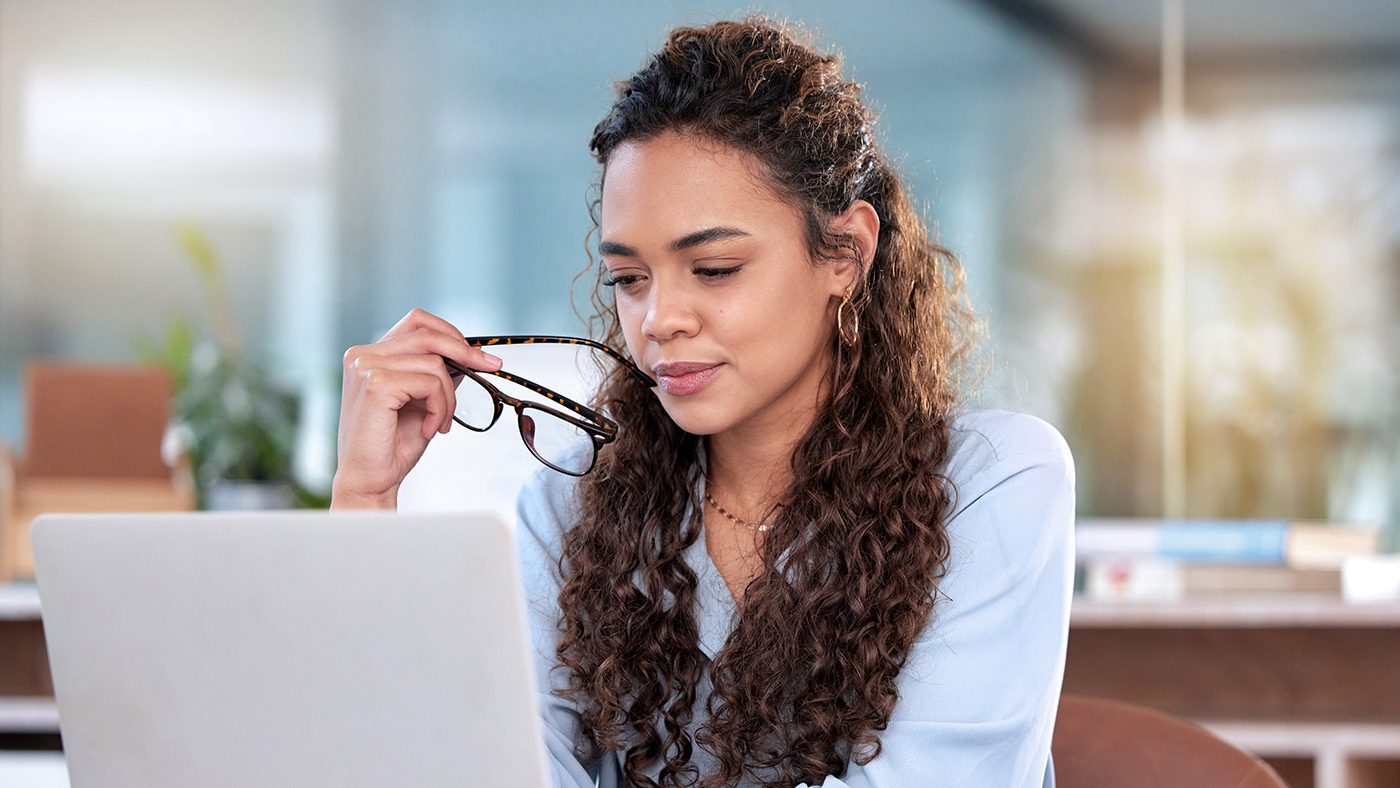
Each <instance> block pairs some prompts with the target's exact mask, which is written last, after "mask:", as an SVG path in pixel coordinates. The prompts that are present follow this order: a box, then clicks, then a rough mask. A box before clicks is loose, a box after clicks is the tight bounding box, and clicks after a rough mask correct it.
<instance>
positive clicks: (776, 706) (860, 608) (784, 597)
mask: <svg viewBox="0 0 1400 788" xmlns="http://www.w3.org/2000/svg"><path fill="white" fill-rule="evenodd" d="M839 65H840V64H839V59H838V58H837V57H835V56H832V55H828V54H824V53H822V52H819V51H817V50H816V49H814V48H813V47H811V46H810V45H809V44H807V43H805V42H803V41H800V40H798V38H797V37H796V35H795V34H794V33H793V32H791V31H790V30H788V29H786V28H784V27H783V26H782V25H780V24H778V23H775V22H772V21H770V20H767V19H765V18H762V17H748V18H746V19H744V20H743V21H739V22H717V23H715V24H711V25H708V26H705V27H687V28H679V29H676V30H674V31H672V32H671V34H670V35H669V37H668V38H667V40H666V43H665V45H664V46H663V47H662V48H661V50H660V51H659V52H657V53H656V54H655V55H654V56H652V57H651V58H650V60H649V61H648V62H647V63H646V64H645V65H644V67H643V68H642V69H641V70H640V71H638V72H637V73H636V74H635V75H633V76H632V77H631V78H630V79H628V80H626V81H624V82H620V83H618V85H617V98H616V102H615V103H614V104H613V106H612V108H611V110H610V111H609V112H608V114H607V116H606V117H604V118H603V120H602V121H601V122H600V123H599V124H598V126H597V128H596V129H595V130H594V132H593V138H592V140H591V142H590V149H591V150H592V151H593V154H594V156H595V157H596V158H597V160H598V161H599V163H601V164H602V165H603V168H602V174H601V176H600V179H599V190H598V193H599V194H601V182H602V179H603V178H606V172H607V163H608V160H609V157H610V156H611V154H612V152H613V151H614V150H616V149H617V147H618V146H619V145H620V144H622V143H624V142H641V141H645V140H648V139H652V138H654V137H656V136H657V135H659V134H661V133H663V132H667V131H675V132H680V133H686V134H693V135H697V137H698V138H701V139H704V140H707V141H710V142H718V143H722V144H724V145H727V146H731V147H732V148H734V149H736V150H739V151H744V152H747V153H749V154H752V156H753V157H755V159H756V160H757V161H758V162H761V163H762V165H763V167H764V169H765V172H764V175H765V176H766V178H767V181H768V182H769V183H770V184H771V186H772V187H773V188H774V190H775V193H777V194H779V195H781V196H782V197H783V198H784V199H785V200H787V201H788V202H789V203H790V204H791V205H793V206H794V207H795V208H796V209H797V210H799V211H800V213H801V216H802V217H803V220H804V225H805V233H806V240H807V246H808V250H809V253H810V256H811V258H812V262H813V264H814V265H820V264H823V262H825V261H830V260H832V259H838V258H842V257H850V258H852V259H855V260H857V261H859V260H860V259H861V257H860V256H859V250H858V249H856V248H855V244H854V242H853V240H852V238H851V237H849V236H845V237H842V236H838V235H834V234H832V233H831V232H829V231H828V223H829V220H830V219H831V217H833V216H835V215H836V214H838V213H840V212H842V211H844V210H845V209H846V208H848V207H849V206H850V205H851V203H852V201H853V200H856V199H861V200H866V201H868V202H869V203H870V204H871V205H872V206H874V208H875V210H876V211H877V212H878V214H879V217H880V222H881V223H880V234H879V241H878V244H877V248H876V250H875V254H874V259H873V262H872V263H871V264H870V266H869V268H868V270H866V271H864V276H863V277H862V278H861V281H860V284H859V285H858V289H857V291H856V293H855V295H854V297H853V302H854V304H855V307H856V311H857V314H858V315H859V340H858V342H856V343H855V344H854V345H847V344H844V343H843V342H842V341H841V340H840V339H839V338H838V337H837V336H835V333H834V332H833V336H832V338H831V352H832V361H833V363H832V365H831V368H832V370H833V379H832V381H831V386H830V389H829V391H830V395H829V396H828V397H827V399H826V401H825V402H824V404H823V405H822V407H821V408H820V410H819V412H818V414H817V417H816V419H815V421H814V423H813V424H812V425H811V427H810V429H809V430H808V431H807V433H806V435H805V436H804V437H803V438H802V440H801V441H800V442H799V444H798V445H797V447H796V449H795V451H794V453H793V456H792V478H793V481H792V484H791V487H790V489H788V490H787V491H786V494H785V495H784V496H783V497H782V498H781V500H782V502H783V507H782V508H781V509H780V510H779V512H780V514H779V515H778V517H777V519H776V520H775V521H774V525H773V529H772V530H771V531H769V532H768V534H767V538H766V539H765V541H764V544H763V567H764V569H763V571H762V572H761V573H760V574H759V576H758V577H757V578H755V579H754V580H753V582H752V583H750V584H749V586H748V588H747V589H746V591H745V593H744V598H743V599H744V603H743V609H742V614H741V616H740V619H739V621H738V623H737V625H736V627H735V629H734V631H733V633H732V634H731V636H730V638H729V640H728V642H727V643H726V644H725V646H724V647H723V649H721V650H720V652H719V653H718V654H716V656H715V660H714V662H713V664H712V665H711V666H710V679H711V682H712V685H713V689H712V692H711V694H710V697H709V701H708V705H707V709H706V711H707V715H708V717H709V719H708V722H707V723H705V724H704V725H702V726H701V727H700V728H699V729H698V730H697V731H696V736H695V741H694V742H692V740H691V736H690V735H689V734H688V732H687V725H688V724H689V723H690V722H691V720H692V712H693V709H694V707H695V701H696V696H697V691H696V686H697V683H698V682H699V680H700V677H701V674H702V671H703V666H704V655H703V654H702V653H701V651H700V649H699V645H698V643H699V631H698V624H697V621H696V618H695V615H694V613H693V606H694V603H695V598H696V582H697V579H696V576H695V574H694V572H692V571H691V569H690V567H689V566H688V564H687V563H686V561H685V558H684V553H685V550H686V548H687V547H689V546H691V545H692V544H693V543H694V542H695V541H696V539H698V538H699V536H700V528H701V524H700V517H699V512H700V511H701V507H700V506H698V505H696V504H697V501H696V500H695V498H696V486H695V485H696V482H697V474H698V470H697V459H698V457H697V449H698V447H699V445H700V441H701V438H700V437H699V436H696V435H691V434H688V433H686V432H684V431H682V430H681V429H680V428H679V427H678V426H677V425H676V424H675V423H674V422H673V421H672V420H671V419H670V418H669V417H668V416H667V414H666V412H665V410H664V409H663V408H662V406H661V404H660V402H659V401H658V400H657V398H656V396H655V395H654V393H653V392H652V391H651V390H649V389H647V388H645V387H643V386H641V385H639V384H638V382H637V381H636V380H635V379H633V378H632V377H630V376H629V375H627V374H624V373H623V372H622V371H621V370H618V369H613V370H610V371H609V373H608V375H607V376H606V377H605V378H604V380H603V383H602V385H601V387H600V389H599V392H598V394H597V396H596V398H595V405H597V406H598V407H599V408H602V409H605V410H606V411H607V412H609V413H610V414H611V415H612V416H613V418H615V419H616V420H617V422H618V423H619V425H620V426H621V431H620V435H619V438H618V440H617V441H616V443H614V444H613V445H612V446H611V447H609V449H608V450H606V451H605V452H604V453H603V454H602V456H601V457H600V458H599V461H598V465H597V467H596V468H595V470H594V471H593V473H592V474H590V475H589V476H587V477H584V478H583V479H581V480H580V481H579V489H578V495H579V498H578V500H579V509H580V511H579V519H578V522H577V524H576V525H574V526H573V527H572V528H570V529H569V530H568V532H567V533H566V534H565V537H564V546H563V552H562V555H561V557H560V569H561V571H562V572H563V575H564V578H565V582H564V586H563V589H562V590H561V592H560V594H559V604H560V608H561V610H562V620H561V628H562V641H561V642H560V644H559V648H558V652H557V657H558V659H559V662H560V667H559V668H557V669H563V670H567V671H568V684H567V686H566V687H565V688H564V689H560V690H557V692H558V694H560V695H561V696H564V697H568V698H571V699H572V700H573V701H574V702H575V703H576V704H577V705H578V706H579V707H580V708H581V709H582V711H583V729H584V733H585V735H586V737H587V742H588V746H589V747H590V748H591V749H592V753H590V755H597V754H598V753H600V752H603V751H607V750H625V752H626V757H625V771H626V774H627V779H628V781H629V783H630V784H633V785H645V786H655V785H657V784H658V783H656V782H654V781H652V780H651V779H650V778H648V777H647V776H646V774H645V772H644V769H645V768H646V767H647V766H649V765H652V764H655V763H656V762H657V761H658V759H660V761H661V769H660V785H664V786H681V785H695V784H697V780H698V779H699V778H700V777H701V775H699V773H698V772H699V770H698V768H697V767H696V766H695V764H693V763H691V755H692V754H693V747H694V745H695V744H699V745H700V746H702V747H704V748H705V749H706V750H708V751H709V752H710V753H712V754H713V755H714V756H715V758H716V760H717V762H718V764H719V768H720V771H719V772H718V773H717V774H713V775H706V776H705V777H704V781H703V782H701V783H699V784H701V785H704V786H707V787H708V786H719V785H733V784H735V783H737V782H738V781H739V780H740V779H744V778H746V777H748V778H755V779H759V780H761V781H762V784H763V785H772V786H779V785H781V786H785V787H788V788H790V786H792V785H795V784H797V783H798V782H802V781H809V782H814V783H815V782H820V781H821V779H822V778H823V777H824V776H825V775H827V774H836V775H841V774H844V772H845V769H846V764H847V761H848V760H849V759H850V758H855V760H856V762H857V763H862V764H863V763H868V762H869V760H870V759H871V758H874V757H875V756H876V755H878V754H879V752H880V746H881V745H880V739H879V737H878V736H877V735H876V732H877V731H881V730H884V729H885V727H886V725H887V724H888V722H889V718H890V714H891V713H892V711H893V710H894V707H895V703H896V701H897V700H898V693H897V690H896V685H895V678H896V676H897V675H898V673H899V671H900V669H901V667H902V666H903V665H904V662H905V660H906V659H907V658H908V655H909V652H910V649H911V647H912V644H913V642H914V640H915V639H916V637H917V636H918V634H919V632H920V630H921V629H922V628H923V627H924V626H925V624H926V623H928V622H929V620H930V614H931V612H932V610H933V607H934V590H935V588H936V583H937V580H938V579H939V578H941V577H942V576H943V574H944V573H945V571H946V561H947V558H948V554H949V543H948V537H947V529H946V520H947V518H948V516H949V514H950V512H951V505H952V496H953V494H954V490H953V489H952V485H951V483H950V482H949V481H948V479H947V478H946V477H945V476H943V474H942V470H943V469H944V467H945V465H946V461H947V458H948V452H949V449H948V446H949V421H950V419H951V417H952V412H953V409H954V407H955V406H956V404H957V400H958V397H959V395H960V380H959V378H960V375H959V371H960V370H961V369H962V367H963V366H964V364H963V362H964V360H965V356H966V355H967V353H968V351H969V348H970V347H971V346H972V345H973V343H974V340H975V337H976V335H977V333H978V326H977V322H976V320H975V319H974V318H973V316H972V313H971V311H970V308H969V307H968V305H967V302H966V299H965V297H964V295H963V286H962V272H961V268H960V267H959V265H958V263H957V260H956V259H955V258H954V257H953V255H952V254H951V253H950V252H948V251H947V250H946V249H944V248H942V247H940V246H939V245H937V244H936V243H934V242H933V241H932V240H931V238H930V235H929V232H928V230H927V229H926V226H925V224H924V222H923V220H922V219H921V217H920V215H919V213H918V212H917V211H916V210H915V208H914V207H913V205H912V204H911V202H910V199H909V196H908V192H907V190H906V188H905V186H904V184H903V182H902V181H901V179H900V177H899V176H898V174H897V173H896V172H895V171H894V169H893V168H892V167H891V165H890V163H889V161H888V160H887V159H886V158H885V156H884V155H883V154H882V153H881V152H880V151H879V150H878V149H877V147H876V145H875V142H874V135H873V123H874V117H873V114H872V113H871V111H870V110H869V108H867V107H866V106H865V104H864V103H863V102H862V100H861V95H860V93H861V91H860V87H859V86H858V85H857V84H855V83H853V82H848V81H845V80H844V79H843V78H842V76H841V74H840V68H839ZM599 209H600V199H596V198H595V199H594V200H593V201H592V203H591V205H590V213H591V214H592V216H593V224H594V230H595V231H596V229H597V227H598V220H599V215H598V212H599ZM592 234H593V233H592V232H590V234H589V235H590V236H592ZM591 259H592V255H591V252H590V260H591ZM590 267H593V263H591V262H590ZM594 300H595V305H596V306H597V307H598V319H599V320H600V321H601V324H602V325H601V328H602V330H601V331H600V332H596V333H599V334H600V335H601V336H600V338H601V339H603V340H604V341H607V342H609V343H611V344H612V345H613V346H614V347H622V346H623V344H622V343H623V339H622V332H621V328H620V326H619V324H618V322H617V316H616V312H615V309H614V308H613V306H612V305H611V304H610V303H609V302H608V301H606V300H604V298H603V296H601V295H599V294H598V293H597V288H596V287H595V295H594ZM848 333H849V329H848ZM688 510H689V511H691V512H692V513H693V516H692V517H691V518H689V519H687V518H686V512H687V511H688ZM788 550H791V552H790V554H788V555H787V556H786V557H785V558H784V560H783V561H782V562H781V564H780V562H779V561H778V559H779V557H780V556H783V554H784V553H785V552H787V551H788ZM658 726H659V727H660V731H658Z"/></svg>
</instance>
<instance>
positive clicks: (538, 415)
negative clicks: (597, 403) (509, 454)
mask: <svg viewBox="0 0 1400 788" xmlns="http://www.w3.org/2000/svg"><path fill="white" fill-rule="evenodd" d="M466 342H467V344H469V345H471V346H473V347H492V346H498V345H581V346H584V347H589V348H593V349H595V350H601V351H602V352H604V353H606V354H608V355H609V356H611V357H612V358H613V359H615V360H616V361H617V362H618V363H620V364H622V366H623V368H625V369H626V370H627V371H628V372H630V373H631V374H632V376H633V377H635V378H637V379H638V380H639V381H641V382H642V383H644V384H645V385H647V386H648V387H651V386H655V385H656V381H655V380H652V379H651V377H650V376H649V375H647V374H646V373H645V372H643V371H642V370H641V369H639V368H638V367H637V365H635V364H633V363H632V362H631V361H629V360H628V359H627V357H626V356H624V355H622V354H621V353H619V352H618V351H616V350H613V349H612V348H610V347H608V346H607V345H604V344H603V343H601V342H594V341H593V340H591V339H583V338H581V337H562V336H531V335H521V336H485V337H466ZM443 361H445V362H446V363H447V367H448V370H449V372H450V374H451V376H452V379H453V381H454V384H455V383H456V381H457V380H459V379H460V378H471V379H472V380H474V381H476V382H477V383H478V384H479V387H469V388H468V389H467V390H465V391H463V390H461V389H460V388H459V389H458V391H457V409H456V410H454V411H453V413H452V420H453V421H455V422H457V423H458V424H460V425H462V426H463V427H466V428H467V429H469V430H472V431H474V432H485V431H487V430H489V429H491V428H492V427H494V426H495V425H496V422H497V421H498V420H500V418H501V413H502V411H503V410H504V409H505V406H506V405H509V406H511V407H512V408H514V409H515V415H516V423H517V426H518V427H519V428H520V438H521V439H522V440H523V441H525V447H526V448H527V449H529V450H530V453H531V454H533V455H535V459H537V460H539V461H540V462H542V463H544V464H545V465H547V466H548V467H550V468H553V469H554V470H556V471H559V472H560V473H566V474H568V475H570V476H583V475H584V474H586V473H588V472H589V471H591V470H593V465H594V463H595V462H597V459H598V450H599V449H601V448H602V447H603V446H604V445H606V444H608V443H611V442H612V441H614V440H616V439H617V422H615V421H613V420H612V419H610V418H608V417H607V416H604V415H603V414H601V413H599V412H598V411H596V410H593V409H592V408H589V407H588V406H586V405H582V404H580V403H578V402H575V401H574V400H572V399H569V398H568V397H566V396H564V395H563V394H560V393H559V392H557V391H554V390H552V389H548V388H546V387H544V386H541V385H540V384H538V383H535V382H534V381H531V380H526V379H525V378H522V377H520V376H519V375H513V374H511V373H509V372H506V371H505V370H496V371H494V372H492V371H489V370H476V369H467V368H465V367H463V366H461V365H459V364H458V363H456V362H455V361H453V360H452V359H449V358H444V359H443ZM482 375H494V376H496V377H498V378H501V379H502V380H507V381H510V382H511V383H514V384H515V385H517V386H521V387H523V388H525V389H528V390H530V391H533V392H534V393H536V394H539V395H541V396H543V397H544V398H545V399H547V400H549V403H552V404H548V403H544V402H532V401H530V400H522V399H518V398H516V397H512V396H510V395H509V394H505V393H503V392H502V391H501V390H500V389H499V388H497V387H496V386H495V385H494V384H492V383H491V382H489V381H487V380H486V379H485V378H484V377H482ZM555 406H559V407H555ZM565 409H567V410H565Z"/></svg>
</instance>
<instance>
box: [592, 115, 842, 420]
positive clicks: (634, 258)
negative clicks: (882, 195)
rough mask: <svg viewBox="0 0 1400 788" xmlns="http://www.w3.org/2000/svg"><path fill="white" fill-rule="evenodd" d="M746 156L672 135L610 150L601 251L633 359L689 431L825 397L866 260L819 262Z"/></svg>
mask: <svg viewBox="0 0 1400 788" xmlns="http://www.w3.org/2000/svg"><path fill="white" fill-rule="evenodd" d="M757 166H758V165H756V164H754V162H753V160H752V159H751V158H749V157H748V156H747V155H746V154H743V153H740V152H738V151H735V150H733V149H731V148H728V147H727V146H722V145H719V144H716V143H710V142H701V141H698V140H696V139H695V138H693V137H689V136H683V135H679V134H674V133H667V134H663V135H661V136H659V137H656V138H654V139H652V140H649V141H646V142H640V143H625V144H623V145H620V146H618V147H617V148H616V149H615V150H614V151H613V154H612V156H611V158H610V159H609V161H608V165H607V173H606V178H605V179H604V186H603V195H602V216H601V231H602V232H601V236H600V241H601V242H600V244H599V250H600V252H601V254H602V258H603V264H604V266H605V267H606V269H607V271H606V272H605V274H604V281H605V282H607V281H612V282H614V283H615V285H614V295H615V296H616V303H617V314H618V319H619V321H620V322H621V325H622V330H623V333H624V334H625V336H626V339H627V348H628V350H629V351H630V352H631V354H632V358H634V359H636V361H637V363H638V364H639V365H640V366H641V367H642V368H643V369H644V370H646V371H647V372H648V373H649V374H651V375H652V377H654V378H656V379H657V381H658V384H659V385H658V386H657V388H656V395H657V397H658V398H660V400H661V404H662V405H663V406H664V407H665V408H666V412H667V413H668V414H670V416H671V418H672V419H673V420H675V422H676V423H677V424H678V425H679V426H680V427H681V428H682V429H684V430H685V431H687V432H689V433H692V434H697V435H713V434H716V433H720V432H725V431H727V430H730V429H733V428H735V427H745V426H761V425H765V424H769V423H773V422H777V423H782V422H784V421H787V420H790V419H792V418H794V417H796V416H799V415H800V414H804V413H809V412H810V411H811V409H812V408H813V407H814V406H815V404H816V402H817V398H818V397H819V396H820V390H821V386H820V384H821V381H822V380H823V372H824V370H825V363H826V357H827V354H828V353H829V351H830V347H831V342H832V331H833V328H832V326H833V322H832V321H833V315H834V314H835V311H834V301H833V297H835V298H838V299H839V297H840V296H841V295H842V294H843V293H844V292H846V289H847V288H848V287H849V286H850V282H851V276H852V270H853V269H854V266H849V265H842V264H831V263H822V264H820V265H813V264H812V262H811V260H810V258H809V257H808V253H807V245H806V241H805V238H804V234H803V227H802V221H801V218H800V216H799V214H798V212H797V211H796V210H795V209H794V208H792V207H791V206H789V205H788V204H787V203H785V202H783V201H782V200H780V199H778V198H777V197H775V196H774V195H773V194H772V193H771V192H770V191H769V190H767V189H766V188H764V187H763V186H762V185H761V183H760V181H759V180H758V175H757Z"/></svg>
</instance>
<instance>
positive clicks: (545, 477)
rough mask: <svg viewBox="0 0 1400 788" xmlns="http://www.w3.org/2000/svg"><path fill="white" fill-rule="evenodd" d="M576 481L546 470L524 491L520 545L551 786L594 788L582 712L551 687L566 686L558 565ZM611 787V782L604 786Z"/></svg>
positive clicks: (597, 765) (596, 765) (594, 767)
mask: <svg viewBox="0 0 1400 788" xmlns="http://www.w3.org/2000/svg"><path fill="white" fill-rule="evenodd" d="M572 483H573V480H571V479H568V478H567V477H564V476H562V475H561V474H558V473H555V472H553V471H550V470H548V469H545V468H541V469H540V470H539V471H537V472H536V473H535V475H534V476H533V477H532V478H531V479H530V481H529V482H527V483H526V484H525V486H524V488H522V489H521V491H520V497H519V499H518V501H517V507H516V510H517V514H518V518H519V519H518V522H517V526H516V545H517V549H518V551H519V562H520V577H521V583H522V585H523V586H524V591H525V622H526V625H527V626H528V627H529V628H530V640H531V642H532V644H533V646H534V658H535V684H536V686H537V687H538V688H539V713H540V720H541V722H542V724H543V728H544V741H545V748H546V750H547V766H548V769H549V771H550V774H551V785H553V786H556V787H557V788H593V786H594V780H595V779H597V778H598V776H599V769H600V762H599V761H597V760H595V761H592V762H587V763H585V762H583V761H582V760H580V758H579V757H578V756H577V755H576V754H575V753H574V747H575V745H576V744H577V743H578V742H579V741H580V740H581V739H582V727H583V726H582V722H581V720H580V716H579V712H578V709H577V708H576V707H575V706H574V705H573V704H572V703H570V702H568V701H567V700H565V699H563V698H559V697H556V696H554V695H552V694H550V689H552V688H554V687H559V686H562V685H563V680H564V679H563V676H562V672H561V671H553V672H551V671H550V667H551V666H552V665H554V662H555V657H554V654H555V649H556V647H557V646H558V644H559V632H558V628H557V622H558V613H559V603H558V598H559V589H560V585H561V582H560V578H559V577H558V569H557V562H558V558H559V554H560V540H561V537H562V535H563V530H564V528H565V527H567V526H566V524H567V523H571V522H572V519H571V514H570V513H569V509H568V501H567V500H566V499H567V493H568V491H569V490H570V489H571V488H572ZM607 784H609V783H608V781H605V782H604V785H607Z"/></svg>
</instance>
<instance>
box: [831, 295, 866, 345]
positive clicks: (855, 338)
mask: <svg viewBox="0 0 1400 788" xmlns="http://www.w3.org/2000/svg"><path fill="white" fill-rule="evenodd" d="M846 307H850V308H851V322H850V325H851V332H850V335H849V336H848V335H847V334H846V325H845V321H844V320H842V313H844V312H845V311H846ZM836 336H838V337H840V338H841V342H842V344H844V345H845V346H846V347H855V346H856V343H857V342H859V341H860V315H858V314H856V308H855V306H854V305H853V304H852V303H851V294H850V293H846V294H845V295H843V296H841V303H840V304H838V305H837V306H836Z"/></svg>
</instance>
